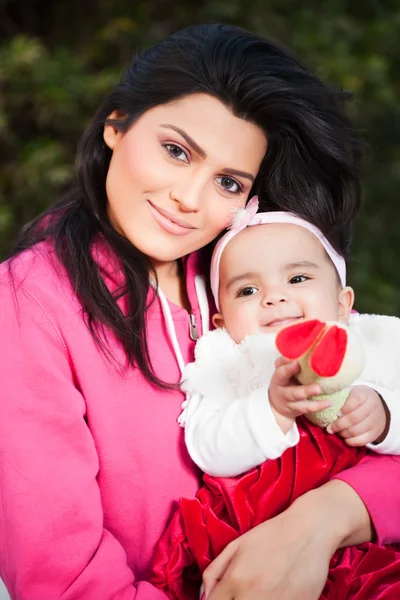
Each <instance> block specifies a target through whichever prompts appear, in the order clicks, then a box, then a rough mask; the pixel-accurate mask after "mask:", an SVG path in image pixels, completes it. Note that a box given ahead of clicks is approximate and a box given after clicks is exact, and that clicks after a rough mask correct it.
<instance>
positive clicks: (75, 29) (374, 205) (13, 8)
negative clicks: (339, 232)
mask: <svg viewBox="0 0 400 600" xmlns="http://www.w3.org/2000/svg"><path fill="white" fill-rule="evenodd" d="M210 20H213V21H227V22H229V23H233V24H237V25H240V26H242V27H245V28H247V29H251V30H253V31H256V32H259V33H261V34H264V35H267V36H270V37H273V38H274V39H276V40H278V41H280V42H283V43H284V44H285V45H287V46H289V47H291V48H292V49H293V50H295V51H296V52H297V53H298V54H299V55H300V57H301V58H302V60H303V62H305V63H306V64H308V66H310V67H311V68H313V69H314V70H315V71H316V72H317V73H318V74H319V75H320V76H321V77H322V78H323V79H324V80H325V81H327V82H329V83H335V84H339V85H340V86H341V87H342V88H344V89H345V90H350V91H352V92H353V94H354V99H353V101H352V102H351V103H349V105H348V111H349V113H350V115H351V117H352V118H353V120H354V122H355V123H356V125H357V128H358V129H359V131H360V133H361V135H362V137H363V139H364V140H365V141H366V142H367V144H368V146H367V151H366V156H365V169H364V177H363V182H364V205H363V209H362V213H361V215H360V217H359V219H358V223H357V227H356V232H355V242H354V247H353V255H352V260H351V264H350V275H349V283H351V284H352V285H353V287H355V290H356V294H357V302H356V306H357V308H358V310H359V311H368V312H379V313H386V314H396V315H398V316H400V268H399V261H400V201H399V192H400V77H399V73H400V2H399V1H398V0H382V1H381V2H379V1H376V0H368V1H367V2H365V1H361V0H352V1H350V0H347V1H345V0H325V1H324V0H314V1H311V0H308V1H306V2H302V1H301V0H210V1H204V2H201V1H195V0H173V1H171V0H168V1H167V0H147V1H143V2H140V1H139V2H138V1H135V0H129V1H128V0H47V1H38V0H10V1H8V0H0V36H1V37H0V258H1V257H4V255H5V253H6V251H7V250H8V248H9V247H10V244H11V240H12V239H13V236H14V235H15V232H16V231H17V230H18V229H19V228H20V226H21V225H22V224H24V223H25V222H26V221H28V220H30V219H32V218H33V217H34V216H35V215H36V214H37V213H39V212H40V211H41V210H42V209H43V208H44V207H46V206H47V205H48V204H49V203H51V202H52V201H53V200H54V199H55V198H56V197H57V196H58V194H59V193H60V191H62V190H63V189H64V188H65V186H66V185H67V184H68V181H69V179H70V177H71V173H72V169H73V162H74V155H75V148H76V144H77V141H78V139H79V137H80V135H81V133H82V132H83V130H84V128H85V126H86V124H87V122H88V120H89V119H90V117H91V116H92V114H93V112H94V110H95V109H96V108H97V106H98V104H99V103H100V102H101V100H102V98H103V97H104V95H105V94H107V93H108V91H109V90H110V89H111V88H112V87H113V85H114V83H115V82H116V81H117V79H118V77H119V74H120V72H121V70H122V69H123V68H124V67H126V66H127V65H128V63H129V62H130V59H131V56H132V53H133V52H134V51H135V50H138V49H140V48H144V47H148V46H150V45H152V44H153V43H154V42H156V41H158V40H160V39H162V38H164V37H165V36H167V35H168V34H169V33H171V32H173V31H174V30H176V29H179V28H181V27H184V26H185V25H188V24H191V23H198V22H204V21H210Z"/></svg>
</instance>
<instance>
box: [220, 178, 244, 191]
mask: <svg viewBox="0 0 400 600" xmlns="http://www.w3.org/2000/svg"><path fill="white" fill-rule="evenodd" d="M216 182H217V183H218V184H219V185H220V186H221V187H222V189H224V190H225V191H227V192H231V193H232V194H239V193H240V192H241V191H243V190H242V187H241V185H239V183H238V182H237V181H236V179H233V177H227V176H225V177H216Z"/></svg>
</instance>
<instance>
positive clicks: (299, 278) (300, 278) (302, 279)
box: [289, 275, 310, 283]
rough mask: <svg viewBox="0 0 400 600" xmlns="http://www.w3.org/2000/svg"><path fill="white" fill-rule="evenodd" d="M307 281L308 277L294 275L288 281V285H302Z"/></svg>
mask: <svg viewBox="0 0 400 600" xmlns="http://www.w3.org/2000/svg"><path fill="white" fill-rule="evenodd" d="M309 279H310V277H307V275H294V276H293V277H291V278H290V279H289V283H304V282H305V281H308V280H309Z"/></svg>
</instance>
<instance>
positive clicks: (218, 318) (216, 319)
mask: <svg viewBox="0 0 400 600" xmlns="http://www.w3.org/2000/svg"><path fill="white" fill-rule="evenodd" d="M212 323H213V325H214V327H216V328H217V329H221V327H223V326H224V325H225V321H224V317H223V316H222V315H221V313H215V315H214V316H213V318H212Z"/></svg>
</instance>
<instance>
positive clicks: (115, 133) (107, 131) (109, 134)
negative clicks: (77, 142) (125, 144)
mask: <svg viewBox="0 0 400 600" xmlns="http://www.w3.org/2000/svg"><path fill="white" fill-rule="evenodd" d="M124 119H125V116H124V115H123V114H122V113H120V112H119V111H118V110H114V111H113V112H112V113H111V114H110V115H108V117H107V121H108V120H113V121H123V120H124ZM107 121H106V123H105V125H104V130H103V139H104V142H105V144H106V145H107V146H108V147H109V148H110V150H114V148H115V146H116V145H117V144H118V142H119V140H120V139H121V137H122V135H123V132H122V131H120V130H119V129H118V128H117V127H116V126H115V125H113V124H112V123H107Z"/></svg>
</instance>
